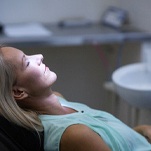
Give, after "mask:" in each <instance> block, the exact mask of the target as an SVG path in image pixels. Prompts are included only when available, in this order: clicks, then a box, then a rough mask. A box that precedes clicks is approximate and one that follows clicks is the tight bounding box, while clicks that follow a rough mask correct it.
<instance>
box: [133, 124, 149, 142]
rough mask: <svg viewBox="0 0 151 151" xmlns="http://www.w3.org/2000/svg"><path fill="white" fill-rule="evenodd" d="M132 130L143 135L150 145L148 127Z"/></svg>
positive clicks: (143, 126)
mask: <svg viewBox="0 0 151 151" xmlns="http://www.w3.org/2000/svg"><path fill="white" fill-rule="evenodd" d="M134 130H135V131H137V132H138V133H140V134H141V135H143V136H144V137H145V138H146V139H147V140H148V142H149V143H151V126H150V125H140V126H137V127H134Z"/></svg>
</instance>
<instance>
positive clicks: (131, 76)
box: [112, 63, 151, 109]
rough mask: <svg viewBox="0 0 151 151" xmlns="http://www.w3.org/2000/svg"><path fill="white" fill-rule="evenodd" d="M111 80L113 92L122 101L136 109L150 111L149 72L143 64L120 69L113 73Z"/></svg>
mask: <svg viewBox="0 0 151 151" xmlns="http://www.w3.org/2000/svg"><path fill="white" fill-rule="evenodd" d="M150 66H151V65H150ZM112 80H113V83H114V85H115V92H117V94H118V95H119V96H120V97H121V98H122V99H123V100H125V101H127V102H128V103H129V104H131V105H133V106H135V107H138V108H148V109H151V71H149V70H148V69H147V65H146V64H145V63H134V64H129V65H126V66H123V67H120V68H119V69H117V70H115V71H114V72H113V74H112Z"/></svg>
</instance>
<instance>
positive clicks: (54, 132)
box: [39, 97, 151, 151]
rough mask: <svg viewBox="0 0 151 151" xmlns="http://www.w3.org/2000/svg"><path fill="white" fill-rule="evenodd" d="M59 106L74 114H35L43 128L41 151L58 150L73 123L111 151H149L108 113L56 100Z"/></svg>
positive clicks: (145, 142)
mask: <svg viewBox="0 0 151 151" xmlns="http://www.w3.org/2000/svg"><path fill="white" fill-rule="evenodd" d="M59 101H60V103H61V104H62V106H66V107H70V108H73V109H75V110H77V111H78V112H75V113H72V114H66V115H39V118H40V119H41V121H42V124H43V126H44V149H45V151H59V147H60V140H61V137H62V134H63V133H64V131H65V130H66V128H68V127H69V126H71V125H73V124H84V125H86V126H88V127H89V128H91V129H92V130H93V131H95V132H96V133H98V134H99V135H100V136H101V138H102V139H103V140H104V141H105V143H106V144H107V145H108V146H109V147H110V148H111V150H112V151H151V144H149V143H148V142H147V140H146V139H145V138H144V137H143V136H141V135H140V134H138V133H137V132H135V131H134V130H133V129H131V128H129V127H128V126H126V125H125V124H124V123H122V122H121V121H120V120H118V119H117V118H115V117H114V116H112V115H111V114H109V113H106V112H103V111H99V110H95V109H91V108H89V107H88V106H86V105H84V104H81V103H74V102H68V101H66V100H65V99H63V98H60V97H59Z"/></svg>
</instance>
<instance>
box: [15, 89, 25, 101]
mask: <svg viewBox="0 0 151 151" xmlns="http://www.w3.org/2000/svg"><path fill="white" fill-rule="evenodd" d="M13 96H14V98H15V100H23V99H25V98H27V97H28V93H27V92H26V91H25V90H24V89H23V88H20V87H17V86H15V87H13Z"/></svg>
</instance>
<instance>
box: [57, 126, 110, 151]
mask: <svg viewBox="0 0 151 151" xmlns="http://www.w3.org/2000/svg"><path fill="white" fill-rule="evenodd" d="M60 151H111V150H110V149H109V147H108V146H107V145H106V144H105V142H104V141H103V140H102V139H101V137H100V136H99V135H98V134H97V133H95V132H94V131H93V130H91V129H90V128H88V127H87V126H85V125H81V124H77V125H72V126H70V127H68V128H67V129H66V131H65V132H64V134H63V136H62V138H61V143H60Z"/></svg>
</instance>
